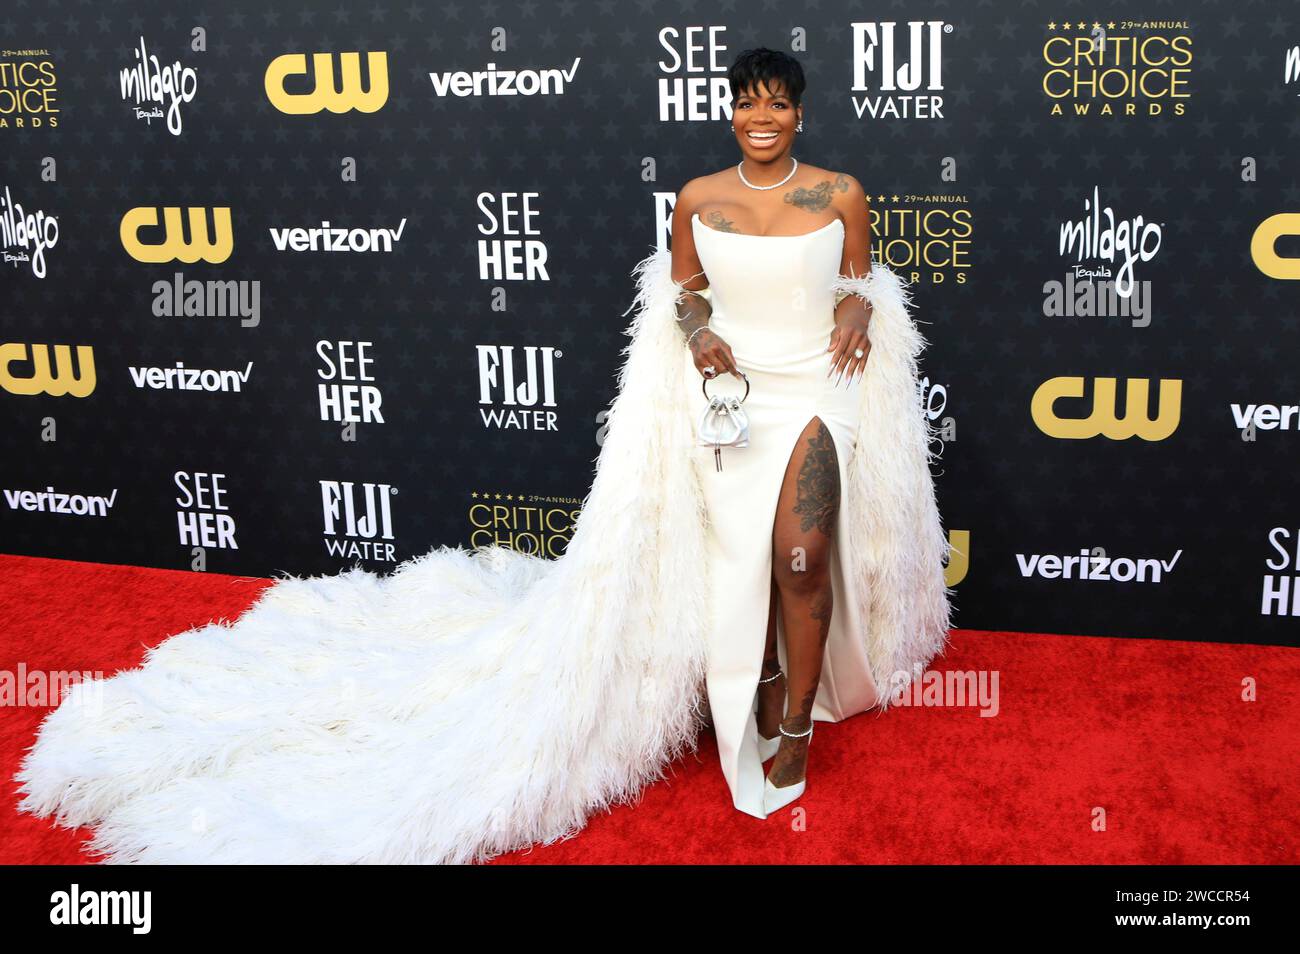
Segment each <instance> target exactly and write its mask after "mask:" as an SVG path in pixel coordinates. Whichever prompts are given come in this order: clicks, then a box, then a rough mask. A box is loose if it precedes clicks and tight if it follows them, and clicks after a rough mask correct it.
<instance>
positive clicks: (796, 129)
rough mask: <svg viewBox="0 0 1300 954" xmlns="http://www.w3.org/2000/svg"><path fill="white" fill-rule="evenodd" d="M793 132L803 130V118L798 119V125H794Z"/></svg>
mask: <svg viewBox="0 0 1300 954" xmlns="http://www.w3.org/2000/svg"><path fill="white" fill-rule="evenodd" d="M794 131H795V132H803V120H802V119H801V120H799V125H798V126H795V127H794Z"/></svg>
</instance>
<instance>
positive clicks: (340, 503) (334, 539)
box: [320, 480, 397, 563]
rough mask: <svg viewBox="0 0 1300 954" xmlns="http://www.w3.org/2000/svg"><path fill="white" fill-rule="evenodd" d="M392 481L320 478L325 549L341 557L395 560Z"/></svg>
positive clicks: (394, 488) (393, 492) (395, 491)
mask: <svg viewBox="0 0 1300 954" xmlns="http://www.w3.org/2000/svg"><path fill="white" fill-rule="evenodd" d="M396 496H397V488H396V487H394V486H393V485H392V484H379V483H371V482H368V481H367V482H363V483H360V484H358V483H355V482H353V481H351V480H322V481H320V499H321V516H322V518H323V520H324V527H323V531H324V534H325V550H326V552H327V553H329V555H330V556H334V557H340V558H343V559H349V560H351V559H366V560H379V561H382V562H385V563H393V562H396V556H397V554H396V547H395V546H394V544H393V543H391V542H390V541H392V540H393V539H394V537H393V505H392V498H393V497H396Z"/></svg>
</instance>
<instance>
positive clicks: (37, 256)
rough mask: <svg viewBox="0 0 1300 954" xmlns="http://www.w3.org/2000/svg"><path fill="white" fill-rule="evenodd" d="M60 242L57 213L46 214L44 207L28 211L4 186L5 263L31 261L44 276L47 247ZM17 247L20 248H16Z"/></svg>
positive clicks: (0, 232)
mask: <svg viewBox="0 0 1300 954" xmlns="http://www.w3.org/2000/svg"><path fill="white" fill-rule="evenodd" d="M58 242H59V219H58V216H54V215H47V214H46V213H45V212H44V211H43V210H41V209H37V210H36V211H35V212H32V211H28V210H26V209H24V208H23V207H22V204H21V203H18V202H15V201H14V199H13V196H11V195H10V194H9V186H7V185H6V186H5V194H4V198H3V199H0V245H3V248H4V261H5V264H9V263H12V264H13V266H14V268H17V267H18V263H19V262H30V263H31V267H32V274H33V275H35V276H36V277H37V278H44V277H45V250H46V249H47V248H53V247H54V246H55V245H57V244H58ZM15 249H18V250H20V251H14V250H15Z"/></svg>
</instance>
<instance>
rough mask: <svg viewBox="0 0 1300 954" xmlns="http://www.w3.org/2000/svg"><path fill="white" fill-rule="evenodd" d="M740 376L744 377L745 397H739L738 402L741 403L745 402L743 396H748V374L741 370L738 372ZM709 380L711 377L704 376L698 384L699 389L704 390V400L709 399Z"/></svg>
mask: <svg viewBox="0 0 1300 954" xmlns="http://www.w3.org/2000/svg"><path fill="white" fill-rule="evenodd" d="M736 370H737V371H739V370H740V369H739V368H737V369H736ZM740 376H741V377H742V378H744V379H745V397H742V398H741V399H740V403H741V404H744V403H745V398H747V397H749V375H748V374H746V373H745V372H744V371H741V372H740ZM710 380H712V379H711V378H705V379H704V383H703V384H701V385H700V387H701V389H702V390H703V391H704V398H705V400H708V399H709V381H710Z"/></svg>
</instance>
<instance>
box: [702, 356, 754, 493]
mask: <svg viewBox="0 0 1300 954" xmlns="http://www.w3.org/2000/svg"><path fill="white" fill-rule="evenodd" d="M740 376H741V377H742V378H744V379H745V395H744V397H740V398H737V397H736V396H735V395H734V394H717V395H714V396H713V397H711V398H709V379H708V378H705V379H704V384H703V388H704V396H705V397H706V398H709V406H708V407H706V408H705V409H704V413H703V414H701V415H700V425H699V429H698V430H699V440H698V443H699V444H701V445H703V446H708V447H712V448H713V459H714V462H715V464H716V466H717V469H718V470H722V448H724V447H748V446H749V415H748V414H746V413H745V409H744V408H743V407H742V406H741V405H742V404H744V403H745V398H747V397H749V375H747V374H745V372H744V371H741V372H740Z"/></svg>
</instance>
